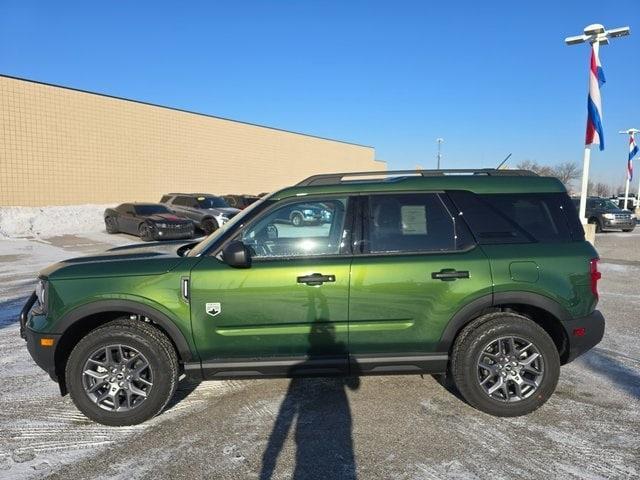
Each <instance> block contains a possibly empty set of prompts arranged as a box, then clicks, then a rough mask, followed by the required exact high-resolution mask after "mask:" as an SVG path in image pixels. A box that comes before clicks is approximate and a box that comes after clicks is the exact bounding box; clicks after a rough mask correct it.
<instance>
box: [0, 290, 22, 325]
mask: <svg viewBox="0 0 640 480" xmlns="http://www.w3.org/2000/svg"><path fill="white" fill-rule="evenodd" d="M28 298H29V297H28V296H25V297H20V298H13V299H11V300H6V301H3V302H0V329H2V328H6V327H10V326H11V325H14V324H16V323H18V321H19V317H20V311H21V310H22V307H23V306H24V304H25V303H27V299H28Z"/></svg>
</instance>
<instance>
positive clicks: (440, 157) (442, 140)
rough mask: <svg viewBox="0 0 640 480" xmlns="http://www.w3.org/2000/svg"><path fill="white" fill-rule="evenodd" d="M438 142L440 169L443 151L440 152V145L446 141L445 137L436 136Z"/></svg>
mask: <svg viewBox="0 0 640 480" xmlns="http://www.w3.org/2000/svg"><path fill="white" fill-rule="evenodd" d="M436 142H438V170H440V160H442V153H440V146H441V145H442V144H443V143H444V138H436Z"/></svg>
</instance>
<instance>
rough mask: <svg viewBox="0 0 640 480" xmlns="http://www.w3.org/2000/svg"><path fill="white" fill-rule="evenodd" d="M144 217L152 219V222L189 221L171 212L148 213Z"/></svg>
mask: <svg viewBox="0 0 640 480" xmlns="http://www.w3.org/2000/svg"><path fill="white" fill-rule="evenodd" d="M145 218H148V219H149V220H153V221H154V222H180V223H186V222H189V220H186V219H184V218H182V217H178V216H177V215H174V214H173V213H156V214H154V215H149V216H147V217H145Z"/></svg>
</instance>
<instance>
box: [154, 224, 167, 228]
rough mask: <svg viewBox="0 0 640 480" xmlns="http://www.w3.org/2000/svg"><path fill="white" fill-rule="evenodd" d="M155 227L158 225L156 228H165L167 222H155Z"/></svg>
mask: <svg viewBox="0 0 640 480" xmlns="http://www.w3.org/2000/svg"><path fill="white" fill-rule="evenodd" d="M156 227H158V228H167V224H166V223H156Z"/></svg>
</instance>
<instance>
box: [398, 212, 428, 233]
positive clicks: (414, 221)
mask: <svg viewBox="0 0 640 480" xmlns="http://www.w3.org/2000/svg"><path fill="white" fill-rule="evenodd" d="M400 216H401V217H402V234H403V235H426V234H427V207H426V206H425V205H403V206H402V207H400Z"/></svg>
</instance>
